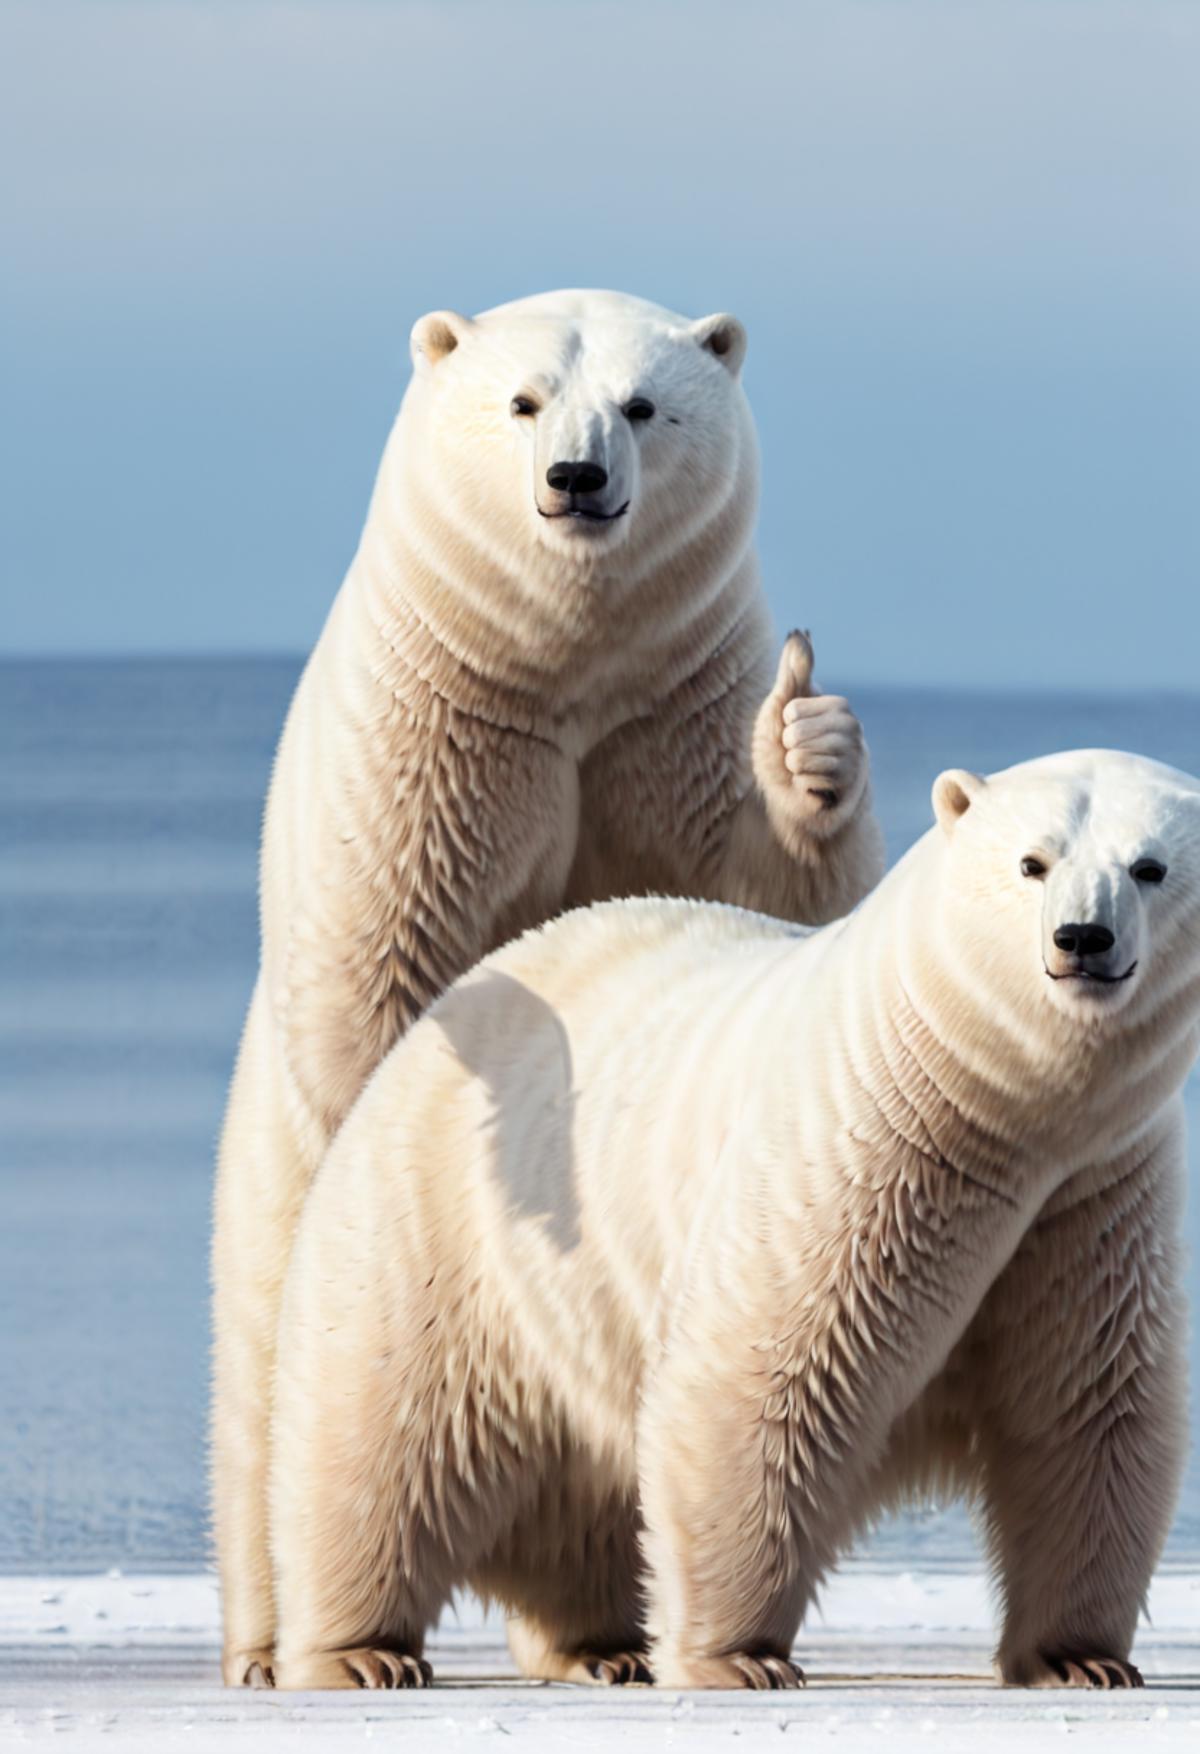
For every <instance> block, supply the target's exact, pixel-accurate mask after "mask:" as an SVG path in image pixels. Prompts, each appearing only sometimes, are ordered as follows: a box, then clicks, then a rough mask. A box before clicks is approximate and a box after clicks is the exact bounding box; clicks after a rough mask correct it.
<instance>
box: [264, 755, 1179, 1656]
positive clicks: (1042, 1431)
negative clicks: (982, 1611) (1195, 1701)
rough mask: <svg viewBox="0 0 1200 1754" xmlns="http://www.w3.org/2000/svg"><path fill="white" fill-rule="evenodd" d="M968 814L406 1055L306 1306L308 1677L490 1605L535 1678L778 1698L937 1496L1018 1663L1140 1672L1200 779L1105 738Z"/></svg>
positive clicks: (306, 1266) (546, 962)
mask: <svg viewBox="0 0 1200 1754" xmlns="http://www.w3.org/2000/svg"><path fill="white" fill-rule="evenodd" d="M934 806H935V812H936V817H937V825H936V826H935V827H934V828H933V829H932V830H931V831H930V833H929V834H927V835H926V836H925V837H924V838H923V839H922V840H921V841H919V842H918V843H917V845H916V847H915V848H914V849H913V850H912V851H911V852H910V854H909V855H908V856H907V857H906V858H905V859H904V860H903V861H902V862H901V864H900V865H899V866H897V868H896V869H895V870H894V871H893V872H892V873H891V874H890V875H889V876H888V877H887V878H886V879H885V880H884V882H883V883H882V885H881V886H880V887H879V888H878V889H877V890H876V891H875V892H874V894H873V895H872V896H871V897H870V898H869V899H868V900H867V901H865V902H864V903H863V904H862V906H861V907H860V908H859V909H858V911H857V912H856V913H854V914H853V915H852V916H851V917H850V918H849V919H848V920H846V921H843V922H841V923H839V924H836V925H831V926H828V927H826V928H825V929H824V930H822V931H817V932H805V931H804V930H802V929H799V928H796V927H794V926H790V925H787V924H785V923H782V922H778V921H775V920H772V919H768V918H762V917H758V916H755V915H754V914H752V913H749V912H745V911H742V910H739V909H736V908H731V907H727V906H720V905H713V904H704V903H695V902H686V901H667V900H642V901H626V902H612V903H609V904H607V905H605V906H601V907H596V908H591V909H585V910H580V911H579V912H576V913H572V914H570V915H568V916H567V917H565V918H563V919H561V920H559V921H557V922H555V923H553V924H551V925H549V926H546V927H545V928H543V929H541V930H538V931H534V932H531V933H530V934H528V935H526V936H525V937H523V938H522V939H520V940H519V941H518V942H517V943H515V944H513V945H510V946H509V947H507V948H506V949H504V950H502V951H501V952H500V953H498V954H496V955H494V956H492V957H490V958H489V959H488V960H487V961H485V962H484V963H483V964H482V965H481V966H480V967H479V968H477V969H475V970H474V971H472V972H471V973H470V974H469V975H468V976H467V977H466V978H465V979H463V980H462V981H460V982H459V983H458V984H457V985H456V986H455V987H454V988H453V989H452V990H451V991H450V992H449V993H448V994H447V995H445V996H444V997H443V998H442V999H441V1000H439V1002H438V1003H437V1004H436V1005H435V1006H434V1007H433V1008H432V1009H431V1010H430V1011H429V1012H428V1013H427V1014H426V1016H425V1017H424V1018H423V1020H422V1021H421V1022H420V1023H418V1024H417V1025H416V1027H415V1028H414V1029H413V1030H412V1031H411V1032H410V1033H409V1035H408V1036H407V1037H406V1039H405V1040H404V1041H403V1042H402V1043H401V1044H400V1045H399V1046H398V1047H397V1048H396V1049H395V1050H394V1051H393V1053H392V1054H391V1055H390V1057H389V1058H388V1059H387V1060H386V1061H385V1062H384V1064H383V1065H382V1066H381V1067H380V1069H379V1070H378V1071H377V1072H376V1074H375V1076H374V1077H373V1079H372V1080H371V1082H370V1083H369V1085H368V1086H367V1088H366V1090H365V1092H364V1094H363V1096H362V1098H361V1099H360V1101H359V1103H358V1104H357V1106H356V1107H355V1109H354V1111H353V1113H352V1114H351V1116H350V1117H349V1119H348V1120H347V1122H346V1124H345V1126H344V1127H343V1128H342V1130H341V1132H340V1134H339V1135H338V1138H337V1139H336V1140H335V1141H334V1144H333V1146H332V1147H331V1150H330V1152H329V1154H328V1156H327V1157H326V1159H325V1161H324V1163H323V1164H322V1166H321V1168H320V1170H319V1171H318V1174H317V1177H316V1179H315V1182H314V1184H313V1186H312V1189H311V1191H310V1193H309V1196H308V1200H307V1203H306V1205H305V1209H304V1213H303V1216H302V1219H301V1222H300V1226H299V1232H298V1236H297V1240H296V1245H295V1250H294V1253H293V1258H292V1263H291V1268H290V1271H289V1276H288V1281H287V1286H286V1292H285V1298H284V1307H283V1312H282V1319H281V1327H280V1338H279V1374H278V1385H277V1404H276V1409H275V1418H274V1428H273V1458H272V1525H271V1526H272V1547H273V1555H274V1563H275V1568H276V1587H277V1600H278V1604H279V1613H280V1628H279V1643H278V1647H277V1676H278V1681H279V1684H280V1685H282V1686H285V1687H338V1686H347V1685H355V1684H357V1685H365V1686H368V1687H391V1686H398V1685H406V1684H415V1685H420V1684H422V1683H423V1682H424V1681H425V1680H427V1679H428V1666H427V1665H426V1664H425V1661H424V1658H423V1655H422V1643H423V1639H424V1636H425V1632H426V1628H427V1627H429V1626H430V1625H431V1624H433V1623H434V1622H435V1621H436V1619H437V1617H438V1615H439V1612H440V1611H441V1609H442V1608H443V1606H444V1604H445V1603H446V1602H447V1600H448V1599H449V1596H450V1592H451V1591H452V1590H453V1589H455V1588H456V1587H458V1586H463V1585H470V1586H471V1587H472V1588H474V1589H476V1590H478V1591H479V1592H481V1593H482V1594H483V1595H484V1596H486V1597H489V1598H491V1599H493V1600H498V1601H500V1602H502V1603H503V1604H504V1605H505V1606H506V1608H507V1609H508V1611H509V1612H510V1614H512V1615H513V1616H514V1621H513V1631H514V1639H513V1643H514V1649H515V1650H516V1651H517V1653H518V1655H519V1658H520V1660H521V1663H522V1666H523V1667H524V1668H525V1669H526V1670H527V1672H528V1673H529V1674H531V1675H538V1676H547V1677H556V1678H561V1679H569V1680H586V1679H600V1680H608V1681H612V1680H620V1679H624V1678H632V1677H634V1676H635V1675H639V1674H645V1673H646V1672H647V1671H649V1672H652V1673H653V1675H654V1677H655V1678H656V1679H657V1680H658V1681H659V1682H660V1683H665V1684H667V1685H669V1686H673V1687H742V1686H749V1687H775V1686H783V1687H790V1686H793V1685H795V1684H796V1683H797V1682H798V1681H799V1680H800V1679H802V1677H801V1675H800V1672H799V1671H798V1670H797V1669H796V1667H795V1666H794V1664H793V1662H792V1658H791V1651H792V1645H793V1640H794V1637H795V1635H796V1632H797V1629H798V1627H799V1625H800V1623H801V1620H802V1617H803V1615H804V1612H805V1610H806V1608H807V1607H808V1606H809V1604H810V1603H811V1602H812V1599H813V1593H814V1590H815V1589H816V1587H817V1584H818V1582H819V1580H820V1578H821V1577H822V1574H823V1573H825V1572H826V1571H827V1569H828V1568H829V1567H830V1565H831V1564H832V1563H833V1562H834V1560H835V1558H836V1557H837V1555H838V1553H839V1552H840V1551H841V1550H843V1549H844V1547H845V1546H846V1544H847V1542H848V1541H849V1540H850V1539H851V1537H852V1536H853V1535H854V1533H855V1531H856V1530H858V1529H860V1528H861V1527H862V1525H863V1523H864V1520H865V1519H867V1518H869V1517H870V1516H871V1515H873V1514H875V1513H877V1512H878V1510H879V1509H880V1507H881V1506H883V1505H884V1504H887V1503H892V1502H895V1501H897V1500H898V1499H900V1498H902V1497H903V1496H904V1495H906V1494H908V1493H910V1492H913V1491H921V1492H926V1491H928V1490H930V1489H931V1488H932V1489H941V1490H946V1489H953V1490H959V1491H962V1492H964V1493H966V1494H967V1495H969V1496H970V1497H971V1498H972V1499H974V1501H975V1502H976V1503H977V1505H978V1506H979V1508H980V1510H981V1512H982V1519H983V1523H984V1526H985V1528H986V1530H987V1534H988V1540H989V1544H990V1549H991V1557H992V1561H993V1564H994V1566H995V1569H996V1573H997V1578H998V1582H999V1585H1000V1587H1001V1592H1002V1598H1003V1603H1004V1626H1003V1632H1002V1636H1001V1639H1000V1644H999V1651H998V1658H997V1662H998V1672H999V1675H1000V1677H1001V1678H1002V1679H1003V1680H1004V1681H1006V1682H1008V1683H1012V1684H1018V1685H1044V1686H1060V1685H1081V1686H1082V1685H1098V1686H1115V1687H1120V1686H1131V1685H1133V1686H1136V1685H1138V1684H1139V1679H1140V1678H1139V1676H1138V1674H1137V1671H1136V1669H1134V1667H1133V1666H1132V1664H1131V1663H1130V1661H1129V1652H1130V1645H1131V1642H1132V1639H1133V1634H1134V1626H1135V1621H1136V1618H1137V1613H1138V1608H1139V1604H1140V1603H1141V1602H1142V1600H1143V1598H1144V1595H1145V1592H1146V1588H1147V1585H1148V1583H1149V1581H1150V1577H1151V1573H1152V1570H1153V1568H1154V1565H1155V1562H1156V1559H1157V1556H1158V1554H1159V1550H1160V1547H1161V1544H1162V1541H1163V1538H1164V1536H1165V1533H1166V1530H1167V1526H1168V1523H1169V1520H1170V1517H1171V1512H1172V1507H1173V1504H1174V1502H1175V1497H1176V1492H1177V1485H1178V1481H1179V1476H1180V1469H1181V1461H1182V1456H1183V1452H1184V1419H1183V1394H1184V1355H1183V1319H1182V1310H1181V1299H1180V1289H1179V1263H1178V1256H1177V1240H1176V1239H1177V1237H1178V1234H1179V1227H1180V1199H1181V1182H1182V1164H1183V1154H1182V1106H1181V1099H1180V1090H1181V1086H1182V1084H1183V1081H1184V1078H1185V1076H1186V1074H1187V1071H1188V1068H1189V1066H1190V1065H1191V1063H1192V1061H1193V1059H1194V1058H1195V1055H1196V1052H1197V1047H1198V1045H1200V782H1198V781H1196V780H1194V779H1192V778H1189V777H1188V776H1186V775H1184V774H1182V773H1177V772H1175V771H1173V770H1171V769H1169V768H1166V767H1163V766H1160V765H1158V764H1156V763H1153V762H1150V761H1145V760H1141V759H1139V758H1136V757H1133V756H1128V755H1122V754H1117V753H1110V752H1104V751H1100V752H1095V751H1089V752H1082V753H1076V754H1067V755H1059V756H1054V757H1049V758H1046V759H1044V760H1040V761H1035V762H1031V763H1028V764H1027V765H1024V766H1021V767H1016V768H1012V769H1009V770H1008V771H1007V772H1005V773H1002V774H999V775H995V776H993V777H992V778H991V779H988V780H985V779H982V778H980V777H978V776H975V775H971V774H968V773H965V772H961V771H953V772H948V773H945V774H943V775H942V776H941V777H940V778H939V779H938V781H937V783H936V786H935V788H934ZM643 1603H644V1604H645V1610H644V1611H643Z"/></svg>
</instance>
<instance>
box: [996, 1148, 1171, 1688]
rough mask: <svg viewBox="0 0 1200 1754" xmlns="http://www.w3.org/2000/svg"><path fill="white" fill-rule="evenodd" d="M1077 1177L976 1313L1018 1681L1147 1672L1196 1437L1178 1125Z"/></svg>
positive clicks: (1094, 1679) (1081, 1683) (1012, 1666)
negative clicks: (1141, 1643) (1098, 1179)
mask: <svg viewBox="0 0 1200 1754" xmlns="http://www.w3.org/2000/svg"><path fill="white" fill-rule="evenodd" d="M1083 1179H1084V1178H1082V1177H1076V1178H1075V1184H1069V1185H1068V1187H1066V1188H1065V1189H1064V1190H1063V1191H1062V1193H1061V1194H1060V1195H1059V1196H1058V1197H1057V1198H1056V1199H1055V1201H1054V1202H1052V1204H1051V1205H1050V1206H1049V1207H1048V1208H1047V1210H1046V1212H1045V1214H1044V1215H1043V1218H1042V1219H1041V1221H1040V1222H1039V1224H1038V1225H1037V1226H1036V1228H1035V1229H1034V1230H1033V1231H1032V1232H1031V1233H1030V1235H1029V1237H1028V1238H1027V1239H1026V1241H1025V1243H1023V1245H1022V1247H1021V1249H1020V1250H1019V1251H1018V1253H1017V1255H1016V1257H1015V1258H1014V1260H1013V1262H1012V1264H1011V1266H1010V1267H1009V1268H1008V1270H1007V1271H1006V1273H1005V1274H1004V1275H1003V1276H1002V1278H1001V1280H1000V1281H999V1283H998V1284H997V1286H996V1288H995V1291H994V1292H993V1294H992V1296H991V1297H989V1299H988V1301H987V1303H986V1304H985V1306H984V1310H983V1312H982V1320H981V1344H982V1347H983V1348H984V1352H983V1356H985V1357H986V1359H987V1368H986V1373H985V1379H984V1381H985V1387H987V1388H988V1390H989V1393H988V1396H987V1399H986V1401H985V1403H984V1405H983V1407H982V1410H981V1415H980V1436H981V1444H982V1448H983V1454H984V1459H985V1500H984V1502H985V1510H986V1516H987V1524H988V1529H989V1533H990V1540H991V1548H992V1555H993V1560H994V1563H995V1565H996V1568H997V1571H998V1573H999V1578H1000V1583H1001V1586H1002V1589H1003V1598H1004V1628H1003V1635H1002V1637H1001V1641H1000V1647H999V1651H998V1653H997V1659H996V1660H997V1670H998V1673H999V1676H1000V1679H1001V1680H1002V1681H1004V1682H1006V1683H1008V1684H1009V1685H1010V1686H1022V1687H1137V1686H1140V1685H1141V1676H1140V1675H1139V1674H1138V1671H1137V1669H1136V1668H1134V1666H1133V1664H1132V1663H1130V1662H1129V1660H1128V1659H1129V1652H1130V1648H1131V1646H1132V1643H1133V1638H1134V1633H1135V1631H1136V1626H1137V1616H1138V1613H1139V1610H1140V1609H1141V1607H1142V1605H1143V1604H1144V1602H1145V1599H1146V1594H1147V1591H1148V1589H1149V1585H1150V1580H1151V1577H1152V1575H1153V1572H1154V1567H1155V1565H1156V1563H1157V1560H1158V1557H1159V1554H1160V1552H1161V1550H1162V1545H1163V1542H1164V1540H1165V1539H1166V1535H1167V1531H1168V1529H1169V1527H1170V1523H1171V1517H1172V1514H1173V1512H1174V1508H1175V1503H1176V1499H1177V1496H1178V1489H1179V1480H1180V1475H1181V1471H1182V1466H1183V1459H1184V1455H1185V1449H1186V1427H1185V1419H1184V1397H1185V1368H1186V1367H1185V1361H1184V1354H1183V1338H1184V1331H1185V1321H1184V1314H1183V1310H1182V1307H1181V1300H1180V1296H1179V1292H1178V1271H1177V1262H1176V1248H1175V1240H1174V1239H1175V1237H1176V1236H1177V1235H1178V1234H1179V1224H1180V1213H1179V1207H1180V1190H1181V1186H1182V1149H1181V1144H1180V1141H1179V1139H1178V1136H1177V1135H1175V1134H1173V1135H1172V1137H1171V1138H1170V1139H1167V1140H1164V1141H1163V1142H1162V1143H1161V1144H1160V1145H1159V1147H1158V1148H1157V1149H1156V1150H1155V1151H1154V1152H1153V1153H1152V1154H1151V1156H1150V1157H1149V1158H1148V1159H1146V1160H1145V1161H1143V1162H1142V1163H1141V1164H1140V1165H1138V1166H1136V1167H1135V1168H1134V1169H1133V1170H1132V1171H1131V1172H1129V1173H1127V1174H1125V1175H1123V1176H1122V1177H1121V1178H1120V1179H1119V1180H1115V1181H1114V1183H1113V1184H1112V1185H1110V1186H1108V1187H1107V1188H1105V1189H1101V1190H1100V1191H1096V1192H1092V1193H1090V1194H1085V1195H1084V1196H1083V1197H1080V1195H1079V1193H1078V1192H1077V1191H1075V1190H1076V1187H1077V1184H1079V1183H1080V1182H1082V1181H1083Z"/></svg>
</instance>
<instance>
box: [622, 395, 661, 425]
mask: <svg viewBox="0 0 1200 1754" xmlns="http://www.w3.org/2000/svg"><path fill="white" fill-rule="evenodd" d="M624 412H625V418H626V420H653V419H654V404H653V402H648V401H647V400H646V398H645V396H635V397H634V398H633V401H632V402H626V404H625V411H624Z"/></svg>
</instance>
